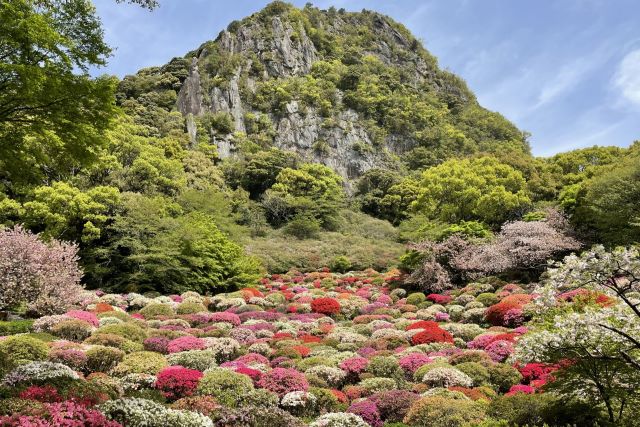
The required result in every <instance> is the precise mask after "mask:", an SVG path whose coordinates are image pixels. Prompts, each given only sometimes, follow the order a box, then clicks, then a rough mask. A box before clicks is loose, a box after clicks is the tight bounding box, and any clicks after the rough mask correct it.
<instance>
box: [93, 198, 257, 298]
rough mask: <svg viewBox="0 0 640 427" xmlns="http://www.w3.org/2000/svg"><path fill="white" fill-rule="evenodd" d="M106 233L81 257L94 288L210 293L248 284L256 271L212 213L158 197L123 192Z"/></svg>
mask: <svg viewBox="0 0 640 427" xmlns="http://www.w3.org/2000/svg"><path fill="white" fill-rule="evenodd" d="M108 232H109V236H108V239H106V241H105V243H104V245H103V246H102V247H99V246H95V247H93V248H92V250H91V251H87V255H86V256H85V260H84V261H85V263H86V264H87V268H86V272H87V275H88V277H89V281H88V283H89V284H90V285H92V286H93V287H98V286H102V287H105V288H108V289H111V290H114V291H126V290H129V291H133V290H135V291H145V290H156V291H159V292H162V293H182V292H185V291H187V290H193V291H196V292H200V293H203V294H211V293H215V292H222V291H228V290H233V289H236V288H237V287H239V286H244V285H248V284H252V283H253V282H254V281H255V280H257V278H258V274H259V271H260V268H259V263H258V262H257V261H256V260H255V259H253V258H250V257H247V256H245V255H244V253H243V251H242V248H241V247H240V246H238V245H237V244H235V243H233V242H231V241H230V240H229V239H228V238H227V237H226V236H225V235H224V234H223V233H222V232H221V231H220V230H219V229H218V227H217V226H216V224H215V220H214V218H212V217H211V216H209V215H207V214H205V213H202V212H197V211H192V212H189V213H186V214H184V211H183V210H182V208H181V207H180V205H178V204H177V203H174V202H171V201H170V200H168V199H167V198H165V197H162V196H155V197H147V196H144V195H141V194H134V193H124V194H123V203H122V209H121V211H120V212H119V214H118V215H117V216H116V217H115V220H114V221H113V224H112V225H111V226H110V227H109V230H108Z"/></svg>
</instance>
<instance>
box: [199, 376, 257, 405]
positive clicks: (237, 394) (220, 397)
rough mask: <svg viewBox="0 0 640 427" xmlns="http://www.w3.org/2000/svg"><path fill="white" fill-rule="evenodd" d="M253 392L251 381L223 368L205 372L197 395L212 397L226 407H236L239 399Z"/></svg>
mask: <svg viewBox="0 0 640 427" xmlns="http://www.w3.org/2000/svg"><path fill="white" fill-rule="evenodd" d="M252 390H253V382H252V381H251V379H250V378H249V377H248V376H246V375H242V374H238V373H236V372H233V371H230V370H229V369H224V368H214V369H212V370H209V371H207V372H206V373H205V374H204V376H203V377H202V379H201V380H200V384H199V385H198V393H199V394H202V395H207V396H212V397H213V398H215V399H216V401H218V402H220V403H221V404H223V405H226V406H236V405H237V404H238V402H239V401H240V399H242V398H243V396H245V395H246V394H248V393H249V392H251V391H252Z"/></svg>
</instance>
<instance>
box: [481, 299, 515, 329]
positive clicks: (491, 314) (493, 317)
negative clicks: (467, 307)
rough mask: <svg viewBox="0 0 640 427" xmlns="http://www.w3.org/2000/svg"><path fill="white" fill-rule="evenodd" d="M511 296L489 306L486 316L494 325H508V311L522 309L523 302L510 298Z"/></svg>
mask: <svg viewBox="0 0 640 427" xmlns="http://www.w3.org/2000/svg"><path fill="white" fill-rule="evenodd" d="M508 298H509V297H507V298H505V299H503V300H502V301H500V302H499V303H497V304H494V305H492V306H490V307H489V308H487V310H486V311H485V313H484V318H485V319H486V321H487V322H489V323H490V324H491V325H493V326H507V313H510V312H512V310H521V309H522V305H523V304H522V303H521V302H518V301H513V300H508Z"/></svg>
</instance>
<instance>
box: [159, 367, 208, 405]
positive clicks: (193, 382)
mask: <svg viewBox="0 0 640 427" xmlns="http://www.w3.org/2000/svg"><path fill="white" fill-rule="evenodd" d="M200 378H202V372H200V371H196V370H195V369H188V368H183V367H182V366H169V367H167V368H164V369H163V370H161V371H160V372H158V375H157V379H156V383H155V387H156V388H157V389H158V390H160V391H162V394H164V396H165V397H167V398H168V399H172V400H175V399H178V398H180V397H188V396H191V395H192V394H193V393H194V392H195V390H196V388H197V387H198V382H199V381H200Z"/></svg>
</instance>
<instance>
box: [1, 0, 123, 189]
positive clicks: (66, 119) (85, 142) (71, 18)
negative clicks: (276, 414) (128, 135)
mask: <svg viewBox="0 0 640 427" xmlns="http://www.w3.org/2000/svg"><path fill="white" fill-rule="evenodd" d="M110 53H111V50H110V49H109V47H108V46H107V45H106V44H105V42H104V40H103V32H102V28H101V26H100V20H99V19H98V17H97V16H96V14H95V9H94V7H93V5H92V4H91V3H90V2H88V1H85V0H65V1H62V0H51V1H34V0H7V1H3V2H1V3H0V58H1V62H0V170H2V172H1V173H0V175H1V176H2V177H4V178H5V179H9V180H11V181H13V182H18V181H33V180H34V179H41V178H43V177H44V178H48V179H52V178H53V179H60V178H61V177H62V176H65V175H68V174H69V173H70V171H71V170H73V169H77V168H78V167H79V166H82V165H85V164H87V163H88V162H89V161H90V160H92V159H93V158H94V157H95V155H96V148H97V147H101V146H103V145H104V144H105V143H106V139H105V137H104V135H103V134H104V130H105V129H106V128H107V127H108V125H109V121H110V120H111V118H112V117H113V114H114V96H113V95H114V91H115V85H116V82H115V79H114V78H111V77H99V78H97V79H92V78H90V76H89V75H88V69H89V67H90V66H101V65H104V64H105V60H106V57H107V56H108V55H109V54H110Z"/></svg>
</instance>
